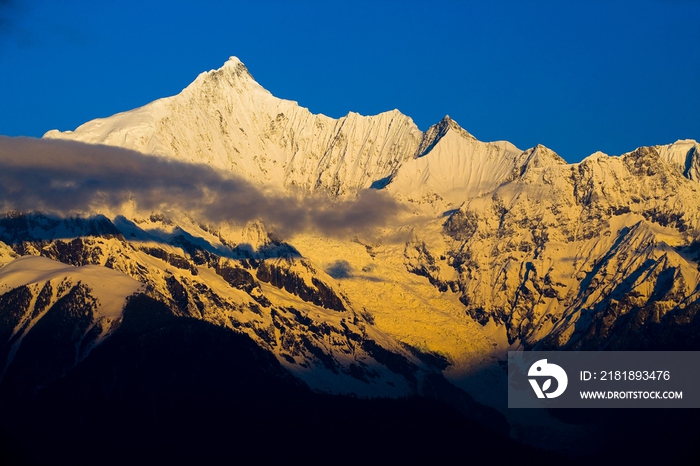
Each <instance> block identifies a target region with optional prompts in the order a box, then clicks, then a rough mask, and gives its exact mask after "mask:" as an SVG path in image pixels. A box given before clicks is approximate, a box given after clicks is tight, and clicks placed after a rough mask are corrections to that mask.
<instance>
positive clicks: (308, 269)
mask: <svg viewBox="0 0 700 466" xmlns="http://www.w3.org/2000/svg"><path fill="white" fill-rule="evenodd" d="M62 222H65V223H68V224H74V225H79V226H80V227H81V228H82V230H80V231H78V230H76V231H74V233H75V234H77V235H78V237H77V238H74V239H63V238H61V239H47V238H46V235H47V232H50V231H54V230H55V229H56V228H57V225H58V224H60V223H62ZM105 222H106V223H105ZM95 223H97V224H99V225H102V226H103V227H105V231H109V232H110V233H105V234H104V235H101V236H92V235H90V233H91V232H93V231H94V230H95V225H94V224H95ZM147 223H148V224H149V225H151V226H152V225H153V224H156V225H159V226H160V227H161V228H163V229H165V228H167V226H168V225H171V226H172V221H171V220H170V219H167V218H165V217H162V216H153V218H152V219H149V220H148V221H147V220H143V219H141V220H138V223H136V222H135V223H132V224H131V225H130V231H131V232H132V233H133V232H134V231H135V230H134V228H135V227H134V225H137V224H141V225H143V226H144V227H145V225H146V224H147ZM0 225H2V226H3V230H2V231H0V240H4V241H6V242H7V243H9V244H10V245H11V246H12V248H13V249H14V253H18V254H31V255H32V256H43V257H32V256H27V257H24V258H22V259H14V260H11V261H10V262H9V263H8V265H6V266H5V267H3V268H0V291H2V292H3V293H4V294H1V295H0V297H1V298H2V302H1V303H0V304H2V305H3V309H5V310H6V311H7V312H6V315H5V316H4V320H3V321H2V322H1V324H2V325H0V331H2V332H3V333H2V334H0V338H2V342H4V343H5V342H6V343H5V346H4V347H5V349H6V350H7V351H9V353H8V352H6V353H5V358H6V359H5V360H6V361H7V364H8V367H12V364H10V363H11V362H12V355H14V354H15V353H17V354H19V355H22V354H24V353H26V352H29V349H27V348H31V347H32V345H34V344H33V343H31V342H32V341H33V339H34V340H35V339H36V338H40V337H30V336H31V335H43V336H44V337H45V336H46V335H45V332H44V333H42V332H41V329H42V328H44V327H46V326H47V325H54V324H56V322H61V325H60V328H61V329H63V330H60V332H59V333H57V334H56V335H57V336H56V337H55V338H53V339H52V340H51V341H55V342H56V345H57V347H58V346H67V347H69V349H70V351H69V353H70V354H68V353H66V354H63V355H62V356H61V357H62V359H61V361H53V360H52V361H53V362H52V363H51V367H53V368H54V371H58V372H56V373H55V374H53V373H52V374H48V375H47V374H44V375H42V377H44V378H47V377H49V375H51V376H53V377H57V376H58V375H60V374H59V372H60V373H62V372H61V371H63V372H65V371H66V370H68V369H70V368H71V367H73V365H75V364H76V363H77V362H78V361H80V360H81V359H83V358H84V357H85V355H86V354H87V351H89V350H90V349H91V348H93V347H94V346H96V345H97V344H99V343H100V342H101V341H103V340H104V338H106V337H107V336H108V335H110V334H111V333H112V332H113V331H114V329H116V328H118V327H119V324H120V322H121V308H122V307H123V304H124V299H125V298H126V294H130V293H131V292H135V291H137V289H139V290H141V292H145V293H146V294H147V295H148V296H150V297H151V298H153V299H155V300H157V301H159V302H161V303H165V304H166V305H167V306H168V307H169V308H170V309H171V312H172V313H173V314H174V315H176V316H183V317H190V318H195V319H199V320H204V321H207V322H211V323H214V324H216V325H219V326H223V327H225V328H228V329H230V330H231V331H234V332H237V333H245V334H247V335H248V336H250V337H251V338H252V339H253V341H255V342H257V344H258V345H259V346H260V347H262V348H264V349H266V350H268V351H269V352H271V353H272V354H274V355H275V356H277V358H278V359H279V360H280V362H281V363H282V364H283V366H285V367H286V368H287V369H288V370H290V371H291V372H292V373H294V374H296V375H297V376H299V377H300V378H301V379H302V380H305V381H306V382H307V383H309V384H310V385H311V386H312V387H314V388H316V389H323V390H325V391H331V392H352V393H364V394H366V395H370V394H373V395H376V394H384V395H389V396H397V395H405V394H410V393H419V392H421V391H422V390H423V389H424V387H423V385H424V384H428V385H429V384H430V383H432V382H429V381H428V379H429V377H428V375H429V374H432V373H434V372H437V371H439V369H438V368H437V367H434V366H433V365H432V363H430V362H428V363H425V362H423V361H422V360H421V359H420V358H419V357H418V356H416V354H419V355H422V353H420V352H416V351H415V350H413V349H408V348H407V347H406V346H405V345H400V344H399V343H398V342H396V341H395V340H394V339H393V338H391V337H390V336H388V335H386V334H384V333H383V332H379V331H377V329H375V328H374V327H373V326H372V325H371V323H369V322H368V319H371V316H369V315H368V314H366V313H363V312H356V311H355V310H354V309H353V305H352V304H351V303H350V302H349V301H348V298H347V297H346V296H344V294H343V293H342V292H341V291H340V290H339V288H338V286H337V284H334V283H333V280H332V279H331V277H330V276H328V275H326V274H325V273H324V272H322V271H320V270H318V269H316V268H315V267H314V266H313V265H312V264H311V263H309V262H308V261H307V260H305V259H302V258H299V257H298V256H295V254H290V255H284V253H285V252H289V251H293V248H289V247H287V248H285V247H282V245H279V246H278V247H277V248H276V249H274V250H276V251H278V253H280V254H281V255H280V256H278V257H276V258H275V257H269V256H268V255H266V254H263V255H260V256H259V257H258V258H251V257H249V256H250V253H249V251H247V250H243V251H241V250H239V249H238V248H237V247H236V246H235V245H234V244H233V243H230V244H231V245H232V246H233V247H230V248H227V249H225V250H223V251H219V250H216V249H215V248H213V247H209V248H205V247H203V246H202V245H201V244H195V243H193V242H190V241H188V240H185V239H184V237H183V234H182V230H181V229H179V228H178V229H175V230H174V233H173V235H172V236H171V237H170V240H169V241H165V240H163V239H161V240H154V239H151V241H143V240H139V241H133V242H130V241H127V240H126V239H125V236H124V235H123V234H122V233H121V232H119V230H118V229H117V227H116V226H115V225H114V224H112V223H111V222H109V220H106V219H105V218H104V217H97V218H94V219H71V220H57V219H52V218H49V217H46V216H43V215H19V214H13V215H12V216H11V218H6V219H5V221H0ZM26 225H32V226H33V228H34V229H33V230H32V232H33V235H31V234H29V233H30V232H29V230H28V229H27V228H26ZM76 228H77V227H76ZM39 232H40V233H41V234H39ZM114 232H116V234H115V233H114ZM37 236H41V237H42V238H44V239H37ZM137 236H139V237H144V236H146V233H145V232H141V233H139V234H138V235H137ZM263 250H266V251H267V253H269V251H272V250H273V249H271V248H267V249H265V248H263ZM30 260H32V261H33V263H38V262H40V264H39V265H38V266H36V267H34V268H31V267H30V269H29V271H28V270H27V263H28V262H30ZM54 261H55V262H54ZM62 264H70V266H64V265H62ZM30 265H31V264H30ZM86 267H87V269H86ZM52 268H53V269H55V272H54V275H55V276H56V277H59V276H61V274H71V273H72V274H73V275H75V276H76V278H73V279H64V280H63V281H60V282H57V283H54V282H56V281H57V280H58V279H57V278H56V279H53V281H46V282H45V284H42V283H37V284H35V285H31V286H26V285H22V286H19V287H15V286H14V285H15V284H17V283H23V282H24V281H26V278H25V276H27V275H28V274H30V272H32V270H34V269H36V270H34V273H35V275H37V276H38V278H37V279H36V280H38V281H40V280H41V278H39V277H42V276H43V275H42V274H44V273H45V272H42V270H46V269H52ZM94 268H99V269H101V270H104V271H107V272H109V273H110V274H112V275H113V276H115V277H119V279H120V280H122V281H123V280H130V281H131V283H133V284H134V286H133V287H132V288H125V291H124V292H123V293H121V294H120V295H119V296H121V299H122V301H121V304H120V305H118V303H114V302H112V303H110V305H111V307H110V312H107V317H105V318H100V315H102V314H105V311H104V308H105V304H106V302H105V301H106V300H107V299H109V298H110V297H109V296H104V297H102V295H100V294H99V293H98V294H97V295H96V296H97V297H95V295H94V293H93V294H91V291H90V290H91V289H90V287H88V286H86V285H85V284H83V282H85V281H86V280H87V278H88V277H86V276H85V273H83V272H84V271H85V272H86V273H89V272H92V271H93V270H94ZM128 277H133V278H134V279H136V280H138V282H136V281H134V280H132V279H131V278H128ZM95 280H97V278H95ZM30 281H31V280H30ZM88 281H89V280H88ZM139 282H140V283H142V284H144V285H145V287H144V286H143V285H139ZM52 283H53V285H52ZM90 284H91V285H92V286H93V287H95V286H97V285H96V283H94V281H93V282H90ZM52 286H53V288H52ZM56 289H57V290H58V291H55V290H56ZM47 290H48V291H47ZM52 290H54V291H53V292H52ZM47 293H48V294H47ZM52 293H53V294H52ZM49 298H50V299H49ZM111 298H112V301H114V299H113V297H111ZM50 302H57V304H55V305H54V306H53V307H52V308H51V309H53V310H51V309H49V310H48V311H47V310H46V309H47V307H48V304H49V303H50ZM114 305H118V306H117V307H116V308H115V307H114ZM39 318H40V319H42V320H37V319H39ZM43 321H45V322H47V323H45V324H41V325H40V323H41V322H43ZM30 330H31V331H30ZM63 334H65V335H64V336H65V338H64V337H62V335H63ZM27 335H29V336H27ZM25 336H26V338H25ZM59 340H60V341H59ZM25 341H29V342H30V343H27V344H25V343H24V342H25ZM17 348H19V351H18V350H17ZM43 348H44V350H42V351H48V350H46V349H45V348H46V346H44V347H43ZM76 348H78V349H76ZM54 350H56V349H54ZM71 351H73V352H71ZM75 351H79V353H75V354H74V352H75ZM59 353H60V352H58V351H57V350H56V355H57V356H56V357H59V356H60V354H59ZM64 353H65V352H64ZM61 354H62V353H61ZM37 357H38V356H37ZM25 359H26V358H25ZM25 359H22V358H20V359H19V360H18V361H20V362H23V364H20V365H19V366H18V367H23V366H24V365H25V364H28V363H29V362H28V361H29V360H25ZM42 367H43V366H42ZM8 374H11V372H8ZM42 374H43V373H42ZM20 375H21V374H20ZM20 375H18V380H20V381H22V382H21V383H23V384H29V385H31V384H32V383H39V381H38V379H37V380H35V379H32V380H31V381H27V380H26V379H27V377H28V376H27V377H22V376H20ZM24 375H26V374H24ZM37 377H38V376H37ZM47 381H48V379H47ZM8 383H9V382H8ZM18 383H19V382H18Z"/></svg>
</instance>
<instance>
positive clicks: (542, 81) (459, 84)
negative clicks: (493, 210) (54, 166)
mask: <svg viewBox="0 0 700 466" xmlns="http://www.w3.org/2000/svg"><path fill="white" fill-rule="evenodd" d="M698 24H700V1H694V0H634V1H614V0H613V1H603V0H587V1H583V0H572V1H559V0H557V1H548V0H541V1H537V0H533V1H528V2H525V1H509V0H499V1H434V2H430V3H429V2H427V1H410V0H409V1H389V0H386V1H374V2H365V1H352V2H342V1H338V2H333V1H326V2H321V1H303V0H299V1H294V2H282V1H260V2H257V3H256V4H253V2H224V1H210V0H199V1H197V2H182V1H169V2H165V1H148V0H141V1H132V0H122V1H99V2H95V1H91V2H89V1H82V0H72V1H71V0H64V1H61V2H52V1H41V0H0V134H4V135H9V136H19V135H24V136H37V137H38V136H41V135H42V134H43V133H44V132H46V131H47V130H49V129H54V128H57V129H60V130H69V129H74V128H75V127H77V126H79V125H80V124H82V123H84V122H86V121H88V120H91V119H93V118H98V117H104V116H109V115H111V114H114V113H117V112H120V111H125V110H129V109H131V108H135V107H138V106H140V105H144V104H146V103H148V102H150V101H152V100H155V99H157V98H160V97H166V96H169V95H173V94H176V93H178V92H179V91H180V90H182V88H184V87H185V86H187V84H189V83H190V82H191V81H192V80H194V78H195V77H196V76H197V74H199V73H200V72H202V71H206V70H210V69H214V68H218V67H220V66H221V65H222V64H223V63H224V62H225V61H226V59H227V58H228V57H229V56H231V55H235V56H237V57H239V58H240V59H241V60H242V61H243V62H244V63H245V64H246V65H247V66H248V69H249V70H250V71H251V73H252V75H253V76H254V77H255V78H256V80H257V81H258V82H259V83H260V84H262V85H263V86H264V87H265V88H267V89H268V90H270V92H272V93H273V94H274V95H276V96H278V97H282V98H286V99H291V100H296V101H297V102H299V104H301V105H303V106H305V107H308V108H309V109H310V110H311V111H312V112H315V113H324V114H326V115H329V116H332V117H336V118H337V117H340V116H343V115H345V114H347V112H349V111H355V112H359V113H361V114H365V115H367V114H376V113H379V112H382V111H386V110H391V109H394V108H398V109H399V110H400V111H402V112H403V113H405V114H407V115H409V116H411V117H412V118H413V120H414V121H415V122H416V124H417V125H418V127H419V128H420V129H422V130H426V129H427V128H428V127H429V126H430V125H432V124H434V123H436V122H438V121H439V120H440V119H441V118H442V117H443V116H444V115H446V114H449V115H450V116H451V117H452V118H454V119H455V120H457V121H458V122H459V123H460V125H461V126H462V127H464V128H465V129H466V130H468V131H469V132H471V133H472V134H474V135H475V136H476V137H477V138H479V139H481V140H483V141H492V140H499V139H505V140H509V141H511V142H513V143H514V144H515V145H517V146H518V147H520V148H521V149H526V148H528V147H532V146H534V145H535V144H538V143H540V144H544V145H545V146H548V147H550V148H551V149H553V150H555V151H556V152H557V153H559V154H560V155H561V156H562V157H564V158H565V159H567V160H568V161H570V162H575V161H579V160H581V159H582V158H583V157H585V156H586V155H589V154H590V153H592V152H594V151H596V150H602V151H604V152H606V153H609V154H613V155H614V154H620V153H623V152H627V151H630V150H633V149H634V148H636V147H638V146H641V145H652V144H667V143H671V142H673V141H675V140H677V139H684V138H692V139H698V140H700V26H698Z"/></svg>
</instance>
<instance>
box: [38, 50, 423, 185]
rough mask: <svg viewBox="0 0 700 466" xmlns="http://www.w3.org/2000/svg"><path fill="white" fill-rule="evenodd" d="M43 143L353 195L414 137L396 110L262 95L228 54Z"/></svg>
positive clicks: (404, 152)
mask: <svg viewBox="0 0 700 466" xmlns="http://www.w3.org/2000/svg"><path fill="white" fill-rule="evenodd" d="M45 137H48V138H64V139H73V140H78V141H82V142H88V143H100V144H108V145H116V146H121V147H126V148H129V149H135V150H138V151H140V152H144V153H148V154H154V155H159V156H166V157H172V158H175V159H177V160H181V161H187V162H195V163H206V164H208V165H210V166H212V167H215V168H220V169H223V170H231V171H233V172H235V173H237V174H240V175H243V176H244V177H246V178H247V179H250V180H254V181H257V182H260V183H265V184H272V185H276V186H280V187H281V186H285V187H288V188H295V187H297V188H302V189H304V190H307V191H315V190H322V191H327V192H329V193H331V194H333V195H343V194H347V193H354V192H355V191H357V190H358V189H360V188H367V187H369V186H370V185H371V184H372V183H373V182H375V181H376V180H379V179H382V178H384V177H386V176H388V175H390V174H391V173H392V170H393V169H395V168H396V167H397V166H398V165H399V164H400V163H401V162H402V161H403V160H405V159H406V158H407V157H410V156H411V155H412V154H413V153H414V152H415V150H416V148H417V146H418V143H419V141H420V138H421V132H420V131H419V130H418V128H417V127H416V126H415V124H414V123H413V121H412V120H411V119H410V118H409V117H407V116H405V115H402V114H401V113H400V112H398V111H397V110H394V111H390V112H386V113H382V114H380V115H377V116H369V117H364V116H361V115H358V114H357V113H352V112H351V113H349V114H348V115H347V116H345V117H343V118H340V119H338V120H335V119H332V118H329V117H326V116H325V115H320V114H319V115H315V114H312V113H311V112H309V110H308V109H306V108H303V107H300V106H299V105H298V104H297V103H296V102H292V101H288V100H283V99H278V98H276V97H274V96H273V95H272V94H270V93H269V92H268V91H266V90H265V89H263V87H262V86H260V85H259V84H258V83H257V82H256V81H255V80H254V79H253V77H252V76H251V75H250V73H249V72H248V70H247V68H246V67H245V66H244V65H243V64H242V63H241V62H240V61H239V60H238V59H237V58H235V57H232V58H230V59H229V60H228V61H227V62H226V63H225V64H224V66H223V67H222V68H220V69H218V70H213V71H209V72H205V73H202V74H200V75H199V76H198V77H197V79H195V81H194V82H193V83H192V84H190V85H189V86H188V87H187V88H185V89H184V90H183V91H182V92H181V93H180V94H178V95H176V96H174V97H169V98H164V99H159V100H156V101H155V102H152V103H150V104H148V105H145V106H144V107H141V108H138V109H135V110H132V111H128V112H124V113H120V114H117V115H114V116H112V117H109V118H104V119H98V120H93V121H91V122H88V123H85V124H84V125H82V126H80V127H79V128H77V129H76V130H75V131H72V132H70V131H69V132H65V133H60V132H58V131H55V130H53V131H49V132H48V133H47V134H46V135H45Z"/></svg>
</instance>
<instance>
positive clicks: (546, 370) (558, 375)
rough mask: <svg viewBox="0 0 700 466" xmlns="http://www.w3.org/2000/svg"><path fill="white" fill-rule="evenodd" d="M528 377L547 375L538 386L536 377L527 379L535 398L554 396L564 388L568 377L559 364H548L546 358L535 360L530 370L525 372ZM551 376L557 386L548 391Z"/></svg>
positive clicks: (559, 393)
mask: <svg viewBox="0 0 700 466" xmlns="http://www.w3.org/2000/svg"><path fill="white" fill-rule="evenodd" d="M527 375H528V377H538V378H544V377H547V379H545V380H544V381H543V383H542V386H541V387H540V384H539V382H538V381H537V379H528V380H529V381H530V385H532V389H533V390H534V391H535V394H536V395H537V398H556V397H558V396H559V395H561V394H562V393H564V390H566V385H567V384H568V383H569V378H568V377H567V376H566V372H565V371H564V369H562V368H561V367H560V366H557V365H556V364H550V363H548V362H547V360H546V359H540V360H539V361H536V362H535V363H534V364H533V365H532V366H530V370H529V371H528V372H527ZM552 378H553V379H555V380H556V381H557V388H556V390H554V391H553V392H551V393H548V392H547V390H549V389H550V388H551V386H552Z"/></svg>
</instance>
